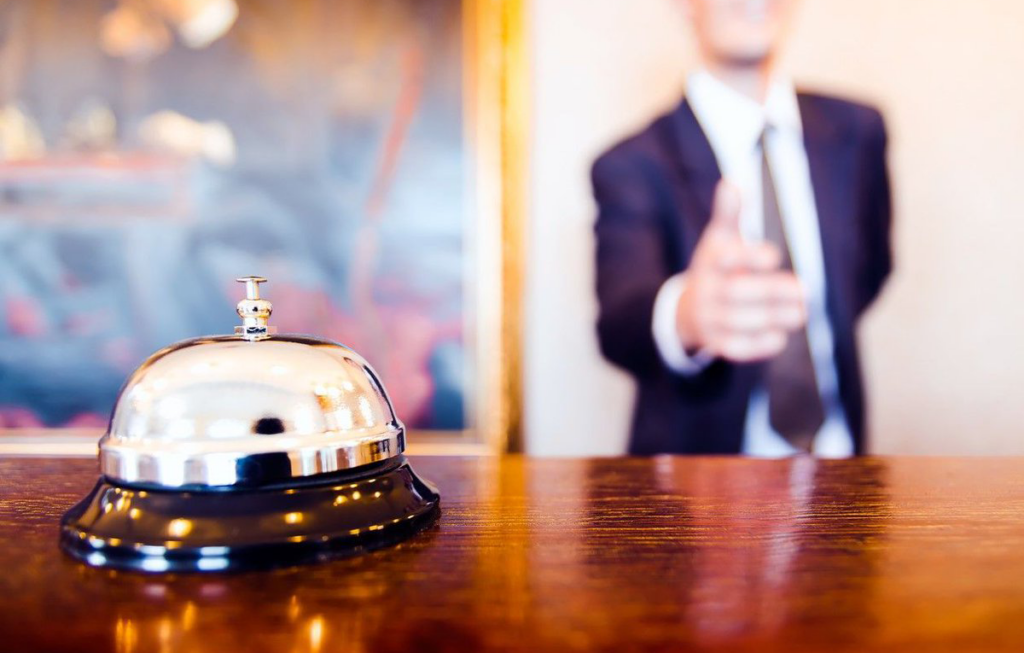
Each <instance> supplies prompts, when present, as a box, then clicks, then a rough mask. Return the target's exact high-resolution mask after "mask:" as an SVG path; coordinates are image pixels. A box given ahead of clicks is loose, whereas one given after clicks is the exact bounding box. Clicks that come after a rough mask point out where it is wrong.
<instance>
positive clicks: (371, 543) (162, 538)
mask: <svg viewBox="0 0 1024 653" xmlns="http://www.w3.org/2000/svg"><path fill="white" fill-rule="evenodd" d="M439 506H440V496H439V495H438V493H437V490H436V489H435V488H434V487H432V486H431V485H429V484H428V483H426V482H425V481H423V480H421V479H420V478H419V477H418V476H417V475H416V473H415V472H414V471H413V470H412V467H411V466H410V465H409V463H408V461H407V460H406V459H405V457H404V456H399V457H397V458H394V459H391V460H388V461H385V462H383V463H377V464H374V465H367V466H366V467H363V468H360V469H355V470H350V471H348V472H345V473H336V474H324V475H321V476H316V477H310V479H308V480H305V481H304V482H302V483H301V484H296V485H294V486H292V487H275V488H264V489H245V490H212V491H211V490H203V491H199V490H195V491H168V490H160V489H155V488H147V487H142V486H129V485H123V484H117V483H113V482H111V481H110V480H108V479H106V478H101V479H100V480H99V482H98V483H97V484H96V487H95V488H93V490H92V492H90V493H89V495H88V496H87V497H86V498H85V499H83V500H82V501H81V502H80V503H79V504H78V505H76V506H75V507H74V508H72V509H71V510H69V511H68V512H67V513H66V514H65V515H64V518H63V519H62V520H61V534H60V545H61V548H62V549H63V550H64V551H65V552H66V553H67V554H69V555H70V556H72V557H74V558H76V559H78V560H81V561H82V562H85V563H86V564H88V565H92V566H94V567H106V568H114V569H124V570H132V571H143V572H213V571H243V570H250V569H265V568H271V567H282V566H292V565H297V564H304V563H310V562H319V561H325V560H330V559H333V558H337V557H344V556H350V555H354V554H358V553H361V552H365V551H369V550H372V549H378V548H381V547H385V546H389V545H392V544H396V543H398V542H400V541H402V540H404V539H406V538H408V537H410V536H412V535H414V534H416V533H417V532H419V531H421V530H423V529H424V528H426V527H428V526H430V525H431V524H433V523H434V522H435V521H436V520H437V517H438V515H439V514H440V507H439Z"/></svg>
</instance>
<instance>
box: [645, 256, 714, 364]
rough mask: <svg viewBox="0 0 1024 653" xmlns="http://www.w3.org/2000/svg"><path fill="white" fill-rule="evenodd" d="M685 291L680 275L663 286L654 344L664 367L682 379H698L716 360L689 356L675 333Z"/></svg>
mask: <svg viewBox="0 0 1024 653" xmlns="http://www.w3.org/2000/svg"><path fill="white" fill-rule="evenodd" d="M685 289H686V273H685V272H680V273H679V274H677V275H675V276H674V277H672V278H670V279H669V280H668V281H666V282H665V283H663V284H662V285H661V288H660V289H659V290H658V295H657V297H655V299H654V319H653V320H652V321H651V322H652V324H651V333H652V334H653V335H654V344H655V346H656V347H657V348H658V354H659V355H660V356H661V360H662V362H663V363H665V366H666V367H668V368H669V369H670V370H672V371H673V372H675V373H676V374H680V375H682V376H696V375H697V374H700V373H701V372H703V371H704V368H706V367H707V366H708V365H709V364H710V363H711V361H712V360H714V357H713V356H712V355H711V354H709V353H708V352H706V351H698V352H697V353H695V354H693V355H690V354H687V353H686V349H684V348H683V343H682V342H680V341H679V332H678V331H677V330H676V313H677V311H678V308H679V299H680V298H681V297H682V296H683V290H685Z"/></svg>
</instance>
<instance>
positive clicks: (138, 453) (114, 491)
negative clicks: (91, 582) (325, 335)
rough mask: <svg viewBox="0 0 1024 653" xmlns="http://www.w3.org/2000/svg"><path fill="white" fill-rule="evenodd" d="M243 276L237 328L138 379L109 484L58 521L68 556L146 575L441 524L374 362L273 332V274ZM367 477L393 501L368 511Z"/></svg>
mask: <svg viewBox="0 0 1024 653" xmlns="http://www.w3.org/2000/svg"><path fill="white" fill-rule="evenodd" d="M238 281H239V282H242V283H244V284H245V287H246V297H245V299H243V300H242V301H240V302H239V303H238V306H237V312H238V315H239V316H240V317H241V318H242V325H240V326H238V327H236V329H235V335H233V336H215V337H206V338H197V339H194V340H187V341H184V342H180V343H177V344H175V345H172V346H170V347H168V348H166V349H164V350H161V351H159V352H157V353H155V354H154V355H153V356H151V357H150V358H149V359H148V360H147V361H146V362H145V363H143V364H142V366H140V367H139V368H138V369H137V370H136V371H135V372H134V373H133V374H132V375H131V376H130V377H129V379H128V381H127V382H126V384H125V386H124V388H123V389H122V390H121V393H120V395H119V397H118V400H117V402H116V405H115V408H114V412H113V415H112V417H111V420H110V426H109V428H108V430H107V433H106V434H105V435H104V436H103V438H102V439H101V440H100V445H99V448H100V455H99V457H100V468H101V472H102V473H103V478H102V479H101V480H100V482H99V484H98V485H97V486H96V488H95V489H94V490H93V493H92V494H91V495H90V496H89V497H87V498H86V499H85V500H84V501H83V502H82V503H81V504H79V505H78V506H76V507H75V508H73V509H72V510H71V511H69V512H68V514H67V515H65V517H64V520H63V522H62V525H63V529H62V531H63V532H62V546H63V547H64V549H65V550H66V551H67V552H69V553H70V554H72V555H74V556H75V557H78V558H80V559H82V560H85V561H86V562H88V563H90V564H94V565H101V566H107V565H110V566H117V567H127V568H134V569H142V570H147V571H168V570H213V569H215V568H237V567H239V566H250V564H267V563H269V564H278V561H279V560H284V559H297V560H300V561H301V560H304V559H308V558H309V556H310V555H312V556H314V557H316V558H317V559H319V558H322V557H329V556H330V555H333V554H335V553H343V552H346V551H349V550H352V549H355V548H366V547H369V546H372V545H374V544H375V543H376V544H378V545H379V544H380V543H387V542H390V541H394V540H395V539H396V538H400V537H401V536H403V535H407V534H409V533H411V532H414V531H415V530H418V529H419V528H422V527H423V526H425V525H427V524H429V523H430V522H432V521H433V519H434V518H435V517H436V514H437V506H438V503H439V497H438V495H437V493H436V490H434V489H433V488H431V487H430V486H429V485H427V484H425V483H424V482H423V481H421V480H420V479H419V478H418V477H417V476H416V475H415V473H413V471H412V469H411V467H409V465H408V463H407V462H406V461H405V458H404V456H403V455H402V452H403V451H404V449H405V429H404V427H403V425H402V423H401V422H400V421H399V420H398V418H397V416H396V415H395V412H394V408H393V407H392V405H391V401H390V400H389V399H388V396H387V393H386V392H385V391H384V387H383V385H382V384H381V382H380V380H379V378H378V377H377V375H376V373H375V372H374V371H373V368H372V367H370V365H369V364H368V363H367V362H366V361H365V360H364V359H363V358H362V357H361V356H359V355H358V354H357V353H355V352H354V351H352V350H351V349H349V348H347V347H344V346H342V345H339V344H337V343H333V342H329V341H326V340H320V339H317V338H313V337H309V336H296V335H280V336H278V335H275V333H274V328H273V327H272V326H269V325H268V320H269V318H270V316H271V313H272V310H273V307H272V306H271V304H270V302H269V301H267V300H266V299H263V298H261V297H260V293H259V290H260V288H259V284H260V283H263V282H265V281H266V280H265V279H263V278H260V277H245V278H243V279H238ZM339 483H341V484H345V483H347V484H348V486H352V487H350V488H349V489H350V490H352V493H351V494H350V495H346V494H344V493H343V492H342V490H341V489H339V488H340V487H342V486H341V485H339ZM378 483H379V485H375V484H378ZM361 484H370V485H374V487H375V488H376V489H374V490H373V492H370V494H369V496H371V497H374V498H375V499H380V498H382V497H384V498H385V499H386V501H383V502H379V503H378V504H376V505H374V506H371V505H370V503H369V502H363V503H360V498H361V497H362V496H363V494H364V493H361V492H359V491H358V490H355V489H354V488H355V487H357V486H359V485H361ZM385 490H387V496H386V497H385V496H384V491H385ZM133 511H134V512H133ZM239 514H242V515H245V517H244V518H242V519H241V520H240V519H239V517H238V515H239ZM185 524H187V525H188V528H187V529H186V528H184V527H183V525H185ZM229 525H230V526H229ZM253 547H255V549H254V548H253ZM268 547H269V548H268ZM210 550H213V551H226V553H224V554H223V555H220V556H219V558H223V562H217V563H211V562H210V561H209V559H208V558H209V556H208V555H206V554H205V553H204V551H206V552H208V551H210ZM154 552H156V553H154ZM270 552H272V553H273V555H270ZM257 553H258V555H257ZM291 554H298V555H291ZM268 555H269V556H270V557H269V558H268ZM165 563H166V564H165Z"/></svg>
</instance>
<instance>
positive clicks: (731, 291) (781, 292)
mask: <svg viewBox="0 0 1024 653" xmlns="http://www.w3.org/2000/svg"><path fill="white" fill-rule="evenodd" d="M717 290H718V292H719V295H720V301H722V302H723V303H732V304H742V303H755V302H759V303H778V304H800V305H803V303H804V289H803V285H802V284H801V283H800V280H799V279H798V278H797V277H796V275H795V274H793V273H792V272H770V273H764V274H733V275H730V276H728V277H727V278H725V279H724V280H722V282H721V283H720V284H719V285H718V286H717Z"/></svg>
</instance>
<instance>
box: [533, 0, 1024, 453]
mask: <svg viewBox="0 0 1024 653" xmlns="http://www.w3.org/2000/svg"><path fill="white" fill-rule="evenodd" d="M532 28H533V35H532V38H533V48H534V53H533V56H534V71H533V75H534V116H533V126H534V130H535V131H534V135H533V144H532V146H533V155H532V156H533V162H532V163H533V167H532V175H533V182H532V215H531V224H530V236H529V247H530V251H529V268H530V275H529V278H528V283H527V286H528V288H527V303H526V309H527V320H528V325H527V334H526V352H525V354H526V361H525V364H526V388H527V396H526V407H527V415H526V427H527V434H526V435H527V446H528V449H529V450H530V451H531V452H534V453H540V454H614V453H619V452H621V451H622V450H623V447H624V446H625V439H626V431H627V421H628V416H629V411H630V404H631V401H632V392H633V390H632V384H631V382H630V381H629V379H628V378H627V377H625V376H624V375H622V374H620V373H618V372H616V371H615V370H613V369H611V368H610V367H609V366H608V365H606V364H605V363H604V362H602V360H601V358H600V355H599V353H598V351H597V344H596V341H595V338H594V334H593V319H594V315H595V311H596V308H595V300H594V296H593V289H592V285H593V284H592V279H593V261H592V257H593V239H592V235H591V224H592V221H593V204H592V200H591V198H590V191H589V185H588V180H587V171H588V168H589V165H590V162H591V161H592V160H593V158H594V156H596V155H597V154H598V153H599V152H600V151H602V150H603V149H604V148H605V147H607V146H608V145H610V144H611V143H612V142H614V141H615V140H616V139H618V138H619V137H621V136H622V135H623V134H625V133H627V132H628V131H630V130H633V129H636V128H638V127H640V126H642V125H643V124H645V123H646V121H647V119H648V118H649V117H651V116H653V115H654V114H655V113H656V112H658V111H660V110H663V109H665V108H668V107H670V106H671V105H673V104H674V103H675V102H676V100H677V99H678V97H679V94H680V93H681V90H682V84H683V80H684V79H685V74H686V71H687V70H688V69H689V68H690V67H691V66H692V64H693V55H692V50H691V47H690V45H689V35H688V33H687V31H686V27H685V25H684V24H683V21H682V18H681V16H680V15H679V14H678V12H677V11H676V9H675V7H674V6H673V3H672V0H551V1H547V0H543V1H541V0H537V1H535V2H533V3H532ZM1022 29H1024V2H1021V1H1020V0H805V2H804V5H803V8H802V11H801V16H800V20H799V21H798V25H797V29H796V33H795V34H794V42H793V45H792V48H791V52H790V54H789V57H788V64H787V67H788V68H789V69H790V70H791V71H792V73H793V75H794V77H795V78H796V80H797V81H798V83H802V84H803V85H805V86H808V87H813V88H816V89H822V90H826V91H830V92H834V93H839V94H844V95H850V96H854V97H859V98H862V99H866V100H868V101H871V102H874V103H875V104H877V105H879V106H880V107H881V108H882V110H883V111H884V112H885V114H886V116H887V118H888V121H889V127H890V132H891V145H892V147H891V152H890V163H891V165H892V173H893V180H894V184H895V191H896V196H895V201H896V219H897V222H896V233H895V236H896V254H897V258H896V264H897V272H896V274H895V275H894V277H893V278H892V280H891V282H890V285H889V287H888V289H887V291H886V293H885V295H884V296H883V298H882V300H881V301H880V302H879V303H878V304H877V305H876V307H875V308H874V309H873V311H872V312H871V313H870V315H869V316H868V317H867V318H866V320H865V321H864V323H863V325H862V329H861V336H862V337H861V341H862V344H863V347H864V350H865V359H866V360H865V368H866V374H867V380H868V384H869V393H870V398H871V408H872V411H871V427H872V433H873V440H872V450H873V451H875V452H879V453H1017V454H1022V453H1024V342H1022V339H1024V252H1021V251H1020V243H1021V242H1024V216H1022V215H1021V213H1022V211H1021V207H1022V204H1024V202H1022V200H1024V37H1022V34H1024V32H1022Z"/></svg>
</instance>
